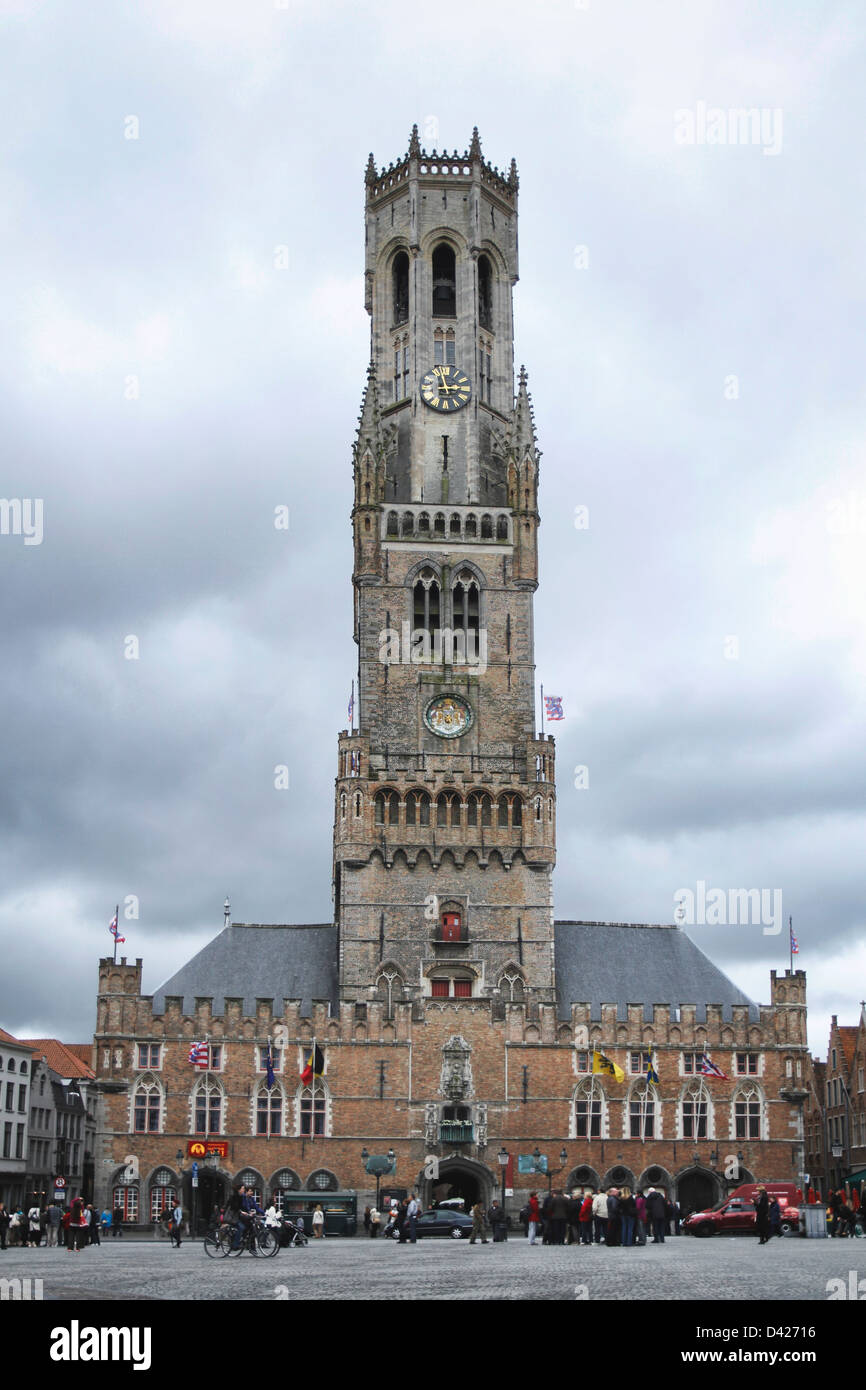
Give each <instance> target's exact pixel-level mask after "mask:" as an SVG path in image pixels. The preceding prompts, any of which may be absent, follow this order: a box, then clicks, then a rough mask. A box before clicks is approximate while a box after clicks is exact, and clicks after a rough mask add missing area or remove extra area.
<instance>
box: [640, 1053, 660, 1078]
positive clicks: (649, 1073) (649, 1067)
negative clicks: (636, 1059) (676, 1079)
mask: <svg viewBox="0 0 866 1390" xmlns="http://www.w3.org/2000/svg"><path fill="white" fill-rule="evenodd" d="M643 1060H644V1068H645V1071H646V1079H647V1081H651V1082H652V1084H653V1085H654V1086H657V1085H658V1084H659V1074H658V1072H657V1071H656V1069H655V1067H654V1066H653V1055H652V1053H651V1052H645V1053H644V1055H643Z"/></svg>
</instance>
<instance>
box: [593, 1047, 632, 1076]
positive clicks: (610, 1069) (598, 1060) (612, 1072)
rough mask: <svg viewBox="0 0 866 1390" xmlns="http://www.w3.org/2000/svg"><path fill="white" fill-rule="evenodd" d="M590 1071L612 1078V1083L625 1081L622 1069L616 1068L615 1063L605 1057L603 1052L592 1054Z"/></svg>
mask: <svg viewBox="0 0 866 1390" xmlns="http://www.w3.org/2000/svg"><path fill="white" fill-rule="evenodd" d="M592 1070H593V1072H594V1073H597V1072H601V1074H602V1075H603V1076H612V1077H613V1079H614V1081H625V1072H624V1071H623V1069H622V1067H618V1066H617V1064H616V1062H612V1061H611V1060H610V1058H609V1057H605V1055H604V1053H603V1052H593V1054H592Z"/></svg>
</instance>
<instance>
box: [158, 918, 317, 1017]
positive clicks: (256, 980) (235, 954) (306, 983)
mask: <svg viewBox="0 0 866 1390" xmlns="http://www.w3.org/2000/svg"><path fill="white" fill-rule="evenodd" d="M173 996H180V997H181V998H182V999H183V1004H182V1006H181V1007H182V1012H183V1013H185V1014H191V1013H194V1012H195V1001H196V999H212V1000H213V1005H212V1007H213V1012H214V1013H215V1014H224V1013H225V1001H226V999H227V998H228V999H242V1000H243V1012H244V1014H245V1015H254V1014H255V1012H256V1000H257V999H273V1001H274V1013H275V1014H276V1015H278V1016H279V1015H281V1014H282V1012H283V1000H284V999H300V1000H301V1012H302V1013H303V1014H308V1013H309V1011H310V1005H311V1003H312V1000H314V999H329V1000H330V1001H331V1006H332V1008H333V1010H334V1012H336V1010H337V1004H338V989H337V928H336V927H335V926H334V924H333V923H332V922H329V923H327V924H322V925H319V924H315V925H310V926H284V925H274V926H263V925H259V924H252V923H246V922H233V923H232V925H231V926H230V927H224V928H223V930H222V931H221V932H220V934H219V936H215V937H214V939H213V941H209V942H208V944H207V945H206V946H204V947H203V948H202V949H201V950H200V951H199V952H198V955H195V956H193V958H192V960H188V961H187V963H186V965H182V966H181V968H180V970H178V971H176V972H175V974H174V975H172V976H171V978H170V979H169V980H166V981H165V983H164V984H162V985H160V987H159V989H158V990H157V991H156V993H155V994H154V996H153V1012H154V1014H163V1013H165V1001H166V999H167V998H170V997H173Z"/></svg>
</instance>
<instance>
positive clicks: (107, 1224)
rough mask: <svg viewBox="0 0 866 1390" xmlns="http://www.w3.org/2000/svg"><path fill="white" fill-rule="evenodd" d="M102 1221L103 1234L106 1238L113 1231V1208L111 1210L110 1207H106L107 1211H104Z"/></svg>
mask: <svg viewBox="0 0 866 1390" xmlns="http://www.w3.org/2000/svg"><path fill="white" fill-rule="evenodd" d="M101 1221H102V1234H103V1235H104V1236H107V1235H108V1233H109V1232H110V1230H111V1221H112V1217H111V1208H110V1207H106V1208H105V1210H104V1211H103V1213H102V1217H101Z"/></svg>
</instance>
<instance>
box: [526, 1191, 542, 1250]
mask: <svg viewBox="0 0 866 1390" xmlns="http://www.w3.org/2000/svg"><path fill="white" fill-rule="evenodd" d="M527 1205H528V1207H529V1221H528V1222H527V1235H528V1236H529V1244H530V1245H534V1244H535V1236H536V1233H537V1231H538V1223H539V1221H540V1220H541V1215H540V1213H539V1210H538V1193H537V1192H530V1194H529V1202H528V1203H527Z"/></svg>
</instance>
